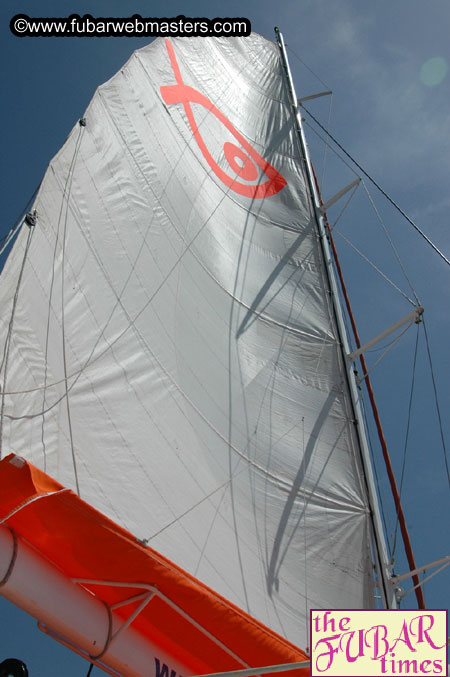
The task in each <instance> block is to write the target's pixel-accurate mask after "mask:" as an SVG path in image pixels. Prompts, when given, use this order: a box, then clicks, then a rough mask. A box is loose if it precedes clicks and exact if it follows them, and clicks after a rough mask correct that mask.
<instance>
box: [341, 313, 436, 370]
mask: <svg viewBox="0 0 450 677" xmlns="http://www.w3.org/2000/svg"><path fill="white" fill-rule="evenodd" d="M423 311H424V309H423V307H422V306H417V307H416V308H415V309H414V310H413V311H412V312H411V313H409V314H408V315H406V317H404V318H403V319H401V320H399V321H398V322H396V323H395V324H393V325H392V327H389V328H388V329H385V330H384V331H383V332H381V334H378V336H375V338H373V339H372V340H371V341H368V342H367V343H365V344H364V345H363V346H361V347H360V348H358V350H354V351H353V352H352V353H350V354H349V355H348V359H349V360H350V361H351V362H354V361H355V360H356V358H357V357H359V356H360V355H362V353H365V352H366V350H368V349H369V348H371V347H372V346H374V345H375V344H376V343H379V342H380V341H382V340H383V339H384V338H386V336H389V334H392V333H393V332H394V331H396V330H397V329H399V328H400V327H402V326H403V325H404V324H407V323H408V322H409V323H410V324H412V323H413V322H414V323H415V324H419V322H422V315H423Z"/></svg>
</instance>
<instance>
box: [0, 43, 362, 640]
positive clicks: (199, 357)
mask: <svg viewBox="0 0 450 677" xmlns="http://www.w3.org/2000/svg"><path fill="white" fill-rule="evenodd" d="M296 133H297V132H296V128H295V124H294V122H293V119H292V116H291V104H290V101H289V95H288V91H287V87H286V84H285V81H284V80H283V69H282V64H281V61H280V55H279V51H278V48H277V46H276V45H274V44H273V43H270V42H268V41H266V40H264V39H263V38H261V37H259V36H257V35H253V36H251V37H250V38H245V39H239V38H227V39H215V40H212V39H209V38H205V39H203V38H202V39H200V40H195V39H192V40H190V39H189V40H176V39H174V40H170V41H163V40H157V41H155V42H154V43H152V44H151V45H150V46H149V47H147V48H145V49H143V50H140V51H139V52H138V53H137V54H136V56H135V57H133V58H131V59H130V60H129V62H128V63H127V64H126V65H125V66H124V68H123V70H122V71H121V72H119V73H118V74H117V75H116V76H115V77H114V78H113V79H112V80H110V81H109V82H108V83H106V84H105V85H103V86H102V87H100V88H99V89H98V90H97V92H96V94H95V96H94V99H93V101H92V102H91V104H90V106H89V108H88V110H87V112H86V126H85V127H82V128H81V131H80V127H79V126H78V125H77V126H76V127H75V128H74V130H73V131H72V133H71V135H70V136H69V139H68V141H67V143H66V144H65V146H64V147H63V148H62V150H61V151H60V152H59V153H58V155H57V156H56V157H55V158H54V160H53V161H52V163H51V166H50V168H49V170H48V172H47V174H46V176H45V178H44V181H43V184H42V187H41V189H40V192H39V194H38V196H37V199H36V203H35V205H34V208H35V209H36V213H37V223H36V226H35V232H34V235H33V240H32V242H31V245H30V251H29V253H28V260H27V262H26V265H25V268H24V275H23V281H22V284H21V289H20V293H19V295H18V303H17V311H16V316H15V320H14V331H13V334H12V336H11V341H10V343H9V346H8V347H7V348H8V352H9V360H8V362H9V368H8V373H7V375H6V381H4V380H3V378H4V377H3V374H2V375H1V377H0V378H1V380H2V389H3V391H4V393H3V397H4V402H5V405H4V412H3V413H4V415H3V448H4V449H5V450H6V451H7V452H14V453H16V454H18V455H20V456H23V457H24V458H26V459H27V460H30V461H31V462H32V463H33V464H35V465H37V466H38V467H40V468H41V469H45V471H46V472H47V473H49V474H50V475H51V476H53V477H54V478H55V479H56V480H57V481H58V482H60V483H61V484H64V485H65V486H68V487H70V488H72V489H73V488H74V463H73V457H72V453H71V442H70V440H71V437H72V441H73V452H74V456H75V460H76V468H77V475H78V479H79V485H80V495H81V498H82V499H83V500H85V501H87V502H88V503H89V504H91V505H92V506H93V508H94V509H96V510H98V511H100V512H101V513H103V514H105V515H106V516H107V517H109V518H111V519H112V520H113V521H114V522H115V523H117V524H118V525H120V527H121V528H124V529H126V530H127V531H128V532H130V533H132V534H134V536H135V537H136V538H138V539H140V540H141V541H146V540H149V539H150V541H151V545H152V547H154V548H155V549H156V550H158V551H159V552H161V553H162V554H163V555H164V556H165V557H168V558H169V559H171V560H173V561H174V562H175V563H176V565H178V566H180V567H182V568H183V569H185V570H186V571H188V572H189V573H190V574H192V575H195V576H196V577H198V579H199V580H200V581H202V582H203V583H204V584H206V585H207V586H209V587H210V588H212V589H213V590H215V591H217V592H218V593H219V594H221V595H223V596H224V597H226V598H227V599H229V600H230V601H231V602H232V603H234V604H237V605H238V606H240V607H242V608H243V609H244V610H245V611H246V612H248V613H249V614H251V615H252V616H254V617H255V618H256V619H258V620H259V621H261V622H262V623H264V624H265V625H267V626H269V627H270V628H272V629H273V630H274V631H275V632H277V633H279V634H280V635H283V636H285V637H286V638H287V639H289V641H291V642H293V643H294V644H296V645H297V646H301V647H305V646H306V645H307V625H308V622H309V608H333V607H336V608H358V607H366V606H371V605H372V604H373V597H372V595H373V579H372V556H371V516H370V509H369V500H368V495H367V488H366V486H365V480H364V473H363V468H362V462H361V457H360V450H359V440H358V437H357V435H356V432H355V423H354V420H353V419H354V416H353V410H352V405H351V401H350V396H349V392H348V385H347V382H346V377H345V373H344V368H345V365H344V363H343V356H342V351H341V345H340V339H339V336H338V333H337V330H336V326H335V324H336V323H335V318H334V314H333V308H332V306H331V302H330V293H329V283H328V279H327V274H326V269H325V265H324V261H323V256H322V253H321V251H320V243H319V234H318V232H317V227H316V223H315V220H314V209H313V205H312V201H311V195H310V192H309V188H308V181H307V177H306V175H305V169H304V158H303V157H302V155H301V152H300V148H299V144H298V140H297V138H296ZM63 232H65V236H63ZM25 236H26V233H25V231H23V232H22V233H21V234H20V235H19V239H18V241H17V243H16V245H15V247H14V249H13V251H12V253H11V255H10V257H9V259H8V261H7V263H6V265H5V268H4V270H3V272H2V275H1V285H0V296H1V299H0V301H1V302H2V303H3V302H7V301H8V299H9V302H10V300H11V299H12V297H13V296H14V288H15V284H16V282H17V278H18V271H19V269H20V265H21V261H22V256H23V246H24V244H23V241H24V238H25ZM63 264H64V265H63ZM63 269H64V272H65V274H64V277H63V276H62V271H63ZM62 299H64V336H63V332H62V320H63V318H62V310H61V304H62ZM7 332H8V318H7V317H6V316H4V315H2V317H1V318H0V342H1V343H0V346H1V347H2V349H3V345H4V342H5V340H6V337H7ZM63 338H64V349H65V350H63V343H62V341H63ZM65 373H66V374H67V375H68V378H67V389H66V387H65V380H64V374H65ZM20 391H23V392H22V393H21V394H20V395H17V394H13V393H18V392H20ZM67 398H68V399H69V404H70V417H71V424H72V425H71V430H69V421H68V416H67V407H66V400H67ZM0 517H1V516H0Z"/></svg>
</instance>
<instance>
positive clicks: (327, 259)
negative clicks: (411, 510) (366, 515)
mask: <svg viewBox="0 0 450 677" xmlns="http://www.w3.org/2000/svg"><path fill="white" fill-rule="evenodd" d="M275 34H276V38H277V43H278V46H279V48H280V54H281V60H282V63H283V68H284V71H285V76H286V83H287V87H288V90H289V96H290V100H291V105H292V115H293V118H294V121H295V126H296V132H297V138H298V142H299V144H300V148H301V155H302V157H303V160H304V166H305V173H306V177H307V182H308V188H309V192H310V195H311V203H312V208H313V213H314V218H315V222H316V225H317V231H318V233H319V239H320V243H321V251H322V255H323V261H324V264H325V269H326V272H327V277H328V282H329V285H330V290H331V298H332V303H333V309H334V313H335V320H336V325H337V332H338V337H339V341H340V345H341V350H342V358H343V363H344V365H345V367H346V377H347V384H348V388H349V391H350V398H351V402H352V406H353V412H354V417H355V429H356V434H357V437H358V441H359V448H360V451H361V460H362V466H363V470H364V477H365V482H366V486H367V492H368V497H369V504H370V509H371V517H372V529H373V538H374V556H375V566H376V570H377V574H378V582H379V587H380V591H381V595H382V600H383V604H384V606H385V607H386V608H391V609H395V608H397V606H398V605H397V601H396V597H395V588H394V585H393V584H392V582H391V580H390V579H391V571H390V563H389V557H388V553H387V548H386V541H385V537H384V532H383V526H382V521H381V515H380V508H379V504H378V498H377V493H376V487H375V482H374V477H373V471H372V463H371V458H370V450H369V445H368V441H367V437H366V432H365V422H364V415H363V412H362V409H361V404H360V401H359V397H358V392H357V388H356V384H355V380H354V375H353V366H352V362H351V361H350V360H349V359H348V358H347V356H348V354H349V353H350V347H349V345H348V341H347V335H346V332H345V325H344V319H343V311H342V308H341V304H340V300H339V294H338V286H337V282H336V278H335V274H334V270H333V267H332V254H331V251H330V247H329V244H328V240H327V237H326V224H325V220H324V216H323V214H322V212H321V209H320V198H319V195H318V191H317V188H316V184H315V181H314V175H313V170H312V165H311V160H310V157H309V152H308V147H307V144H306V139H305V136H304V132H303V127H302V122H301V116H300V114H299V112H298V107H297V97H296V94H295V89H294V83H293V80H292V75H291V72H290V68H289V62H288V58H287V54H286V48H285V44H284V40H283V36H282V34H281V33H280V30H279V29H278V28H277V27H275Z"/></svg>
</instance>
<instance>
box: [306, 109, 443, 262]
mask: <svg viewBox="0 0 450 677" xmlns="http://www.w3.org/2000/svg"><path fill="white" fill-rule="evenodd" d="M300 105H301V107H302V108H303V110H304V111H305V112H306V113H308V115H309V117H310V118H311V119H312V120H314V122H315V123H316V125H318V126H319V127H320V129H322V130H323V131H324V132H325V134H326V135H327V136H329V137H330V139H331V140H332V141H333V143H335V144H336V146H337V147H338V148H339V149H340V150H341V151H342V152H343V153H345V155H346V156H347V157H348V158H349V159H350V160H351V161H352V162H353V163H354V164H355V165H356V167H358V169H359V170H360V171H361V172H362V173H363V174H364V176H366V177H367V178H368V179H369V181H371V182H372V183H373V185H374V186H375V188H377V189H378V190H379V191H380V193H381V194H382V195H384V197H385V198H386V199H387V200H388V201H389V202H390V203H391V204H392V205H393V207H395V209H396V210H397V211H398V212H400V214H401V215H402V216H403V218H405V219H406V220H407V221H408V223H409V224H410V225H411V226H412V227H413V228H414V229H415V230H416V231H417V232H418V233H419V235H421V236H422V237H423V239H424V240H425V242H427V243H428V244H429V245H430V247H432V249H434V251H435V252H436V253H437V254H439V256H440V257H441V258H442V259H443V260H444V261H445V263H447V264H448V265H449V266H450V260H449V259H448V258H447V257H446V256H445V254H443V253H442V252H441V250H440V249H439V248H438V247H437V246H436V245H435V244H434V242H432V241H431V240H430V238H429V237H428V236H427V235H425V233H424V232H423V230H421V229H420V228H419V226H418V225H417V224H416V223H414V221H413V220H412V219H411V218H410V217H409V216H408V214H406V212H404V211H403V209H402V208H401V207H400V206H399V205H398V204H397V203H396V202H395V200H393V199H392V198H391V196H390V195H388V193H386V191H385V190H383V188H382V187H381V186H380V184H379V183H377V182H376V181H375V179H373V178H372V177H371V176H370V174H368V172H366V170H365V169H363V167H361V165H360V164H359V162H357V161H356V160H355V158H354V157H352V156H351V155H350V153H348V152H347V151H346V150H345V148H344V147H343V146H342V145H341V144H340V143H339V141H337V139H335V138H334V136H333V135H332V134H330V132H328V131H327V130H326V129H325V127H324V126H323V125H322V124H321V123H320V122H319V120H318V119H317V118H316V117H315V116H314V115H313V114H312V113H310V112H309V110H308V109H307V108H305V106H304V105H303V104H300Z"/></svg>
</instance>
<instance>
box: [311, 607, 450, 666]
mask: <svg viewBox="0 0 450 677" xmlns="http://www.w3.org/2000/svg"><path fill="white" fill-rule="evenodd" d="M310 628H311V677H348V676H349V675H354V676H355V677H366V675H367V676H372V675H373V676H377V677H378V676H380V677H383V676H387V677H391V676H394V677H397V675H398V676H399V677H405V675H407V676H410V677H411V676H412V677H419V676H420V677H422V675H423V676H428V675H433V676H435V675H442V677H447V612H446V611H444V610H426V611H418V610H417V609H415V610H400V609H395V610H371V611H361V610H357V611H356V610H333V611H331V610H324V609H312V610H311V616H310Z"/></svg>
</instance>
